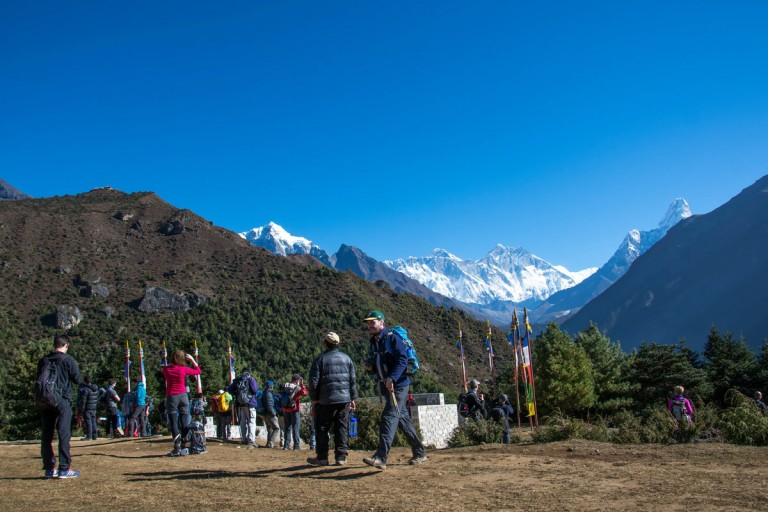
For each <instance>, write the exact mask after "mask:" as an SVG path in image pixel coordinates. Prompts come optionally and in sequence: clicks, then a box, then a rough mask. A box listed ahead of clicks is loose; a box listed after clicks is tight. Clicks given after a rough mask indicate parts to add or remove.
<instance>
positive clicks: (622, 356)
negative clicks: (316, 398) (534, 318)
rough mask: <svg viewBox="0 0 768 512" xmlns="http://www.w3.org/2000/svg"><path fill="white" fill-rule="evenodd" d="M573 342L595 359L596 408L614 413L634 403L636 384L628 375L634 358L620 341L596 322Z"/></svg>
mask: <svg viewBox="0 0 768 512" xmlns="http://www.w3.org/2000/svg"><path fill="white" fill-rule="evenodd" d="M573 341H574V343H576V344H577V345H579V346H581V347H582V348H583V349H584V350H585V352H586V353H587V356H588V357H589V359H590V361H591V363H592V379H593V380H594V383H595V395H596V396H597V399H596V402H595V407H594V408H595V409H596V410H597V411H599V412H604V413H612V412H616V411H619V410H622V409H626V408H628V407H629V406H630V405H631V404H632V396H631V395H632V390H633V386H632V384H631V383H630V382H629V381H628V379H627V371H628V369H629V363H630V361H631V358H630V357H629V356H628V355H627V354H626V353H624V352H622V350H621V346H620V345H619V343H618V342H612V341H611V340H610V339H609V338H608V337H607V336H605V335H604V334H603V333H601V332H600V330H599V329H598V328H597V325H595V324H594V323H590V325H589V327H588V328H587V329H586V330H585V331H582V332H580V333H578V334H577V335H576V336H575V337H574V339H573Z"/></svg>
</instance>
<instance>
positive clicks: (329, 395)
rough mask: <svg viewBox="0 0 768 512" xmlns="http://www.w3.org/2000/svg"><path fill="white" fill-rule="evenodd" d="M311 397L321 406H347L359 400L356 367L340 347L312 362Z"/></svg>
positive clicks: (326, 352) (328, 351) (309, 386)
mask: <svg viewBox="0 0 768 512" xmlns="http://www.w3.org/2000/svg"><path fill="white" fill-rule="evenodd" d="M308 388H309V397H310V398H311V399H312V401H316V402H317V403H318V404H320V405H330V404H346V403H349V402H351V401H352V400H357V383H356V377H355V365H354V363H352V359H350V358H349V356H348V355H347V354H345V353H344V352H342V351H340V350H339V348H338V347H331V348H328V349H326V351H325V352H323V353H322V354H320V355H319V356H317V357H316V358H315V360H314V361H313V362H312V368H311V369H310V370H309V382H308Z"/></svg>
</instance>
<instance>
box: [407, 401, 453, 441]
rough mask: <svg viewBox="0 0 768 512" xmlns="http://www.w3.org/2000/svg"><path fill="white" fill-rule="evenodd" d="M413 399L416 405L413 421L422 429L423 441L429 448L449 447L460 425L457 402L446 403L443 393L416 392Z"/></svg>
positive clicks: (412, 416)
mask: <svg viewBox="0 0 768 512" xmlns="http://www.w3.org/2000/svg"><path fill="white" fill-rule="evenodd" d="M413 400H414V402H416V407H411V421H412V422H413V424H414V425H417V426H418V428H419V430H420V431H421V442H422V443H423V444H424V446H426V447H428V448H447V447H448V440H449V439H450V438H451V434H453V431H454V430H455V429H456V427H458V426H459V415H458V414H457V412H456V404H446V403H445V397H444V396H443V394H442V393H424V394H414V395H413ZM422 404H426V405H422Z"/></svg>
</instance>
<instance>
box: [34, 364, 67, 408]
mask: <svg viewBox="0 0 768 512" xmlns="http://www.w3.org/2000/svg"><path fill="white" fill-rule="evenodd" d="M60 371H61V368H60V367H59V363H58V362H57V361H56V360H55V359H51V358H46V359H45V362H44V363H43V367H42V368H41V369H40V375H38V376H37V381H35V402H36V403H37V407H38V408H39V409H41V410H55V409H56V408H57V406H58V405H59V402H61V396H62V394H63V389H62V388H60V387H59V384H58V380H59V372H60Z"/></svg>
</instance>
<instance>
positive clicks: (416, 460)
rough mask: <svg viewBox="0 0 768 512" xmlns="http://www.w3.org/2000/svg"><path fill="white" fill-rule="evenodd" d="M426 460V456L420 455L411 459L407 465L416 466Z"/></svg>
mask: <svg viewBox="0 0 768 512" xmlns="http://www.w3.org/2000/svg"><path fill="white" fill-rule="evenodd" d="M426 460H427V456H426V455H422V456H421V457H411V460H409V461H408V464H410V465H411V466H418V465H419V464H421V463H422V462H425V461H426Z"/></svg>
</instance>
